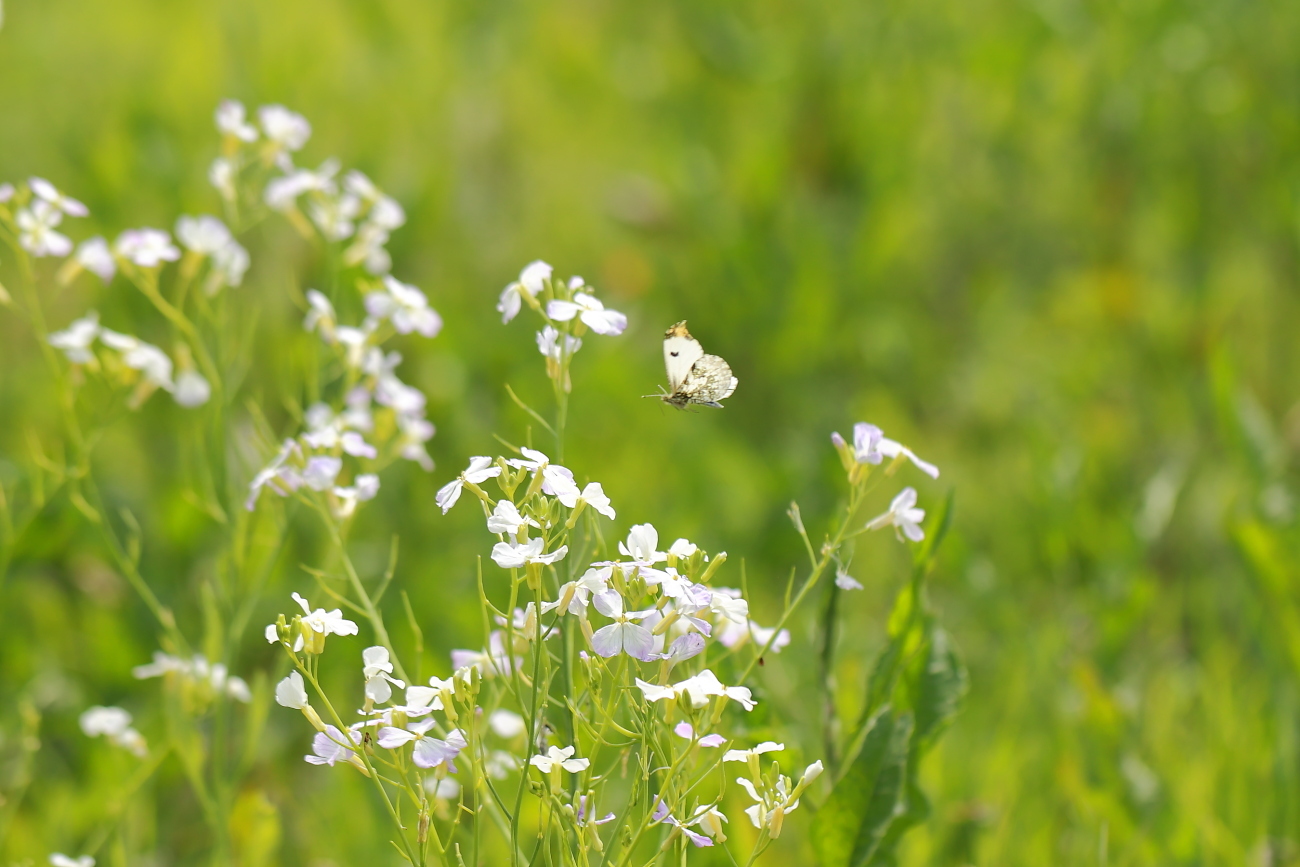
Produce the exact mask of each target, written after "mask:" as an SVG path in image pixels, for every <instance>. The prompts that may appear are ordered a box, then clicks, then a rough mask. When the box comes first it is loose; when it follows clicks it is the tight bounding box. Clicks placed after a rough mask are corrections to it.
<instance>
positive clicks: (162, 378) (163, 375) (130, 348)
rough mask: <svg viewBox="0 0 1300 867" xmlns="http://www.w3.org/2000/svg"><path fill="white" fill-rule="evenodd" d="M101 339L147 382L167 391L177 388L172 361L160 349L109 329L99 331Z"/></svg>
mask: <svg viewBox="0 0 1300 867" xmlns="http://www.w3.org/2000/svg"><path fill="white" fill-rule="evenodd" d="M99 339H100V341H101V342H102V343H103V344H104V345H105V346H107V347H109V348H110V349H116V350H117V351H118V352H120V353H122V363H123V364H125V365H126V366H127V367H129V368H131V369H133V370H138V371H140V373H141V374H143V375H144V378H145V379H146V380H147V381H149V382H151V383H153V384H154V385H156V386H158V387H159V388H162V389H164V390H166V391H172V390H173V389H174V388H175V386H174V385H173V384H172V360H171V359H170V358H168V357H167V353H165V352H163V351H162V350H161V349H159V348H158V347H156V346H154V345H153V344H150V343H145V342H144V341H143V340H140V339H139V338H138V337H132V336H131V335H129V334H119V333H118V332H116V331H110V330H108V329H107V328H101V329H100V330H99Z"/></svg>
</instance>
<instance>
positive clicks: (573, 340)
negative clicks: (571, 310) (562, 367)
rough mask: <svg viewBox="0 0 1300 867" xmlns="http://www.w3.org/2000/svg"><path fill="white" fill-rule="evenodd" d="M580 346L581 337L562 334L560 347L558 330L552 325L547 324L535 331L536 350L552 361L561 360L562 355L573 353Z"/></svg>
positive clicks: (571, 355) (571, 354)
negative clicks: (562, 339) (562, 344)
mask: <svg viewBox="0 0 1300 867" xmlns="http://www.w3.org/2000/svg"><path fill="white" fill-rule="evenodd" d="M581 348H582V339H581V338H579V337H573V336H571V335H568V334H566V335H564V347H563V348H561V347H560V332H558V331H556V330H555V328H554V326H551V325H547V326H546V327H545V328H543V329H542V330H541V331H539V332H537V351H538V352H540V353H541V354H542V355H545V356H546V357H547V358H550V359H552V360H554V361H557V362H558V361H562V360H563V358H564V356H566V355H567V356H569V357H573V354H574V353H575V352H577V351H578V350H579V349H581Z"/></svg>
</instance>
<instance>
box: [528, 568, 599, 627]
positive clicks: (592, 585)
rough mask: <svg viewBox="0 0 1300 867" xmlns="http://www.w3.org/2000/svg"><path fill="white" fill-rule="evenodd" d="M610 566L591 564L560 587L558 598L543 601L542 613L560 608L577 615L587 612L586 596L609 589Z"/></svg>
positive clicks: (566, 612)
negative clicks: (591, 565)
mask: <svg viewBox="0 0 1300 867" xmlns="http://www.w3.org/2000/svg"><path fill="white" fill-rule="evenodd" d="M612 571H613V567H612V566H593V567H591V568H590V569H588V570H587V571H586V572H584V573H583V574H582V577H580V578H578V579H577V580H576V581H569V582H567V583H566V584H564V585H562V586H561V587H560V595H559V598H558V599H557V600H556V601H555V602H543V603H542V613H543V614H545V613H547V612H550V611H554V610H555V609H557V608H558V609H560V613H561V614H574V615H577V616H579V617H581V616H583V615H585V614H586V612H587V604H588V597H589V596H590V595H591V594H595V593H604V592H605V591H606V590H608V589H609V579H610V576H611V573H612Z"/></svg>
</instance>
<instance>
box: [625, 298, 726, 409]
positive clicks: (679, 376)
mask: <svg viewBox="0 0 1300 867" xmlns="http://www.w3.org/2000/svg"><path fill="white" fill-rule="evenodd" d="M664 367H665V368H666V369H667V371H668V389H669V390H668V391H666V392H664V393H663V394H657V395H656V394H647V395H646V397H657V398H659V399H660V400H662V401H663V402H664V403H666V404H669V405H671V406H675V407H677V408H678V409H686V407H688V406H690V405H691V404H698V405H700V406H716V407H718V408H719V409H721V408H722V404H720V403H718V401H720V400H722V399H723V398H725V397H731V393H732V392H733V391H735V390H736V382H737V380H736V377H734V376H732V375H731V367H730V366H729V365H728V364H727V362H725V361H723V360H722V359H721V358H719V357H718V356H716V355H706V354H705V353H704V348H703V347H702V346H700V341H698V340H696V339H695V338H694V337H691V333H690V332H689V331H687V330H686V320H685V319H683V320H682V321H681V322H678V323H677V324H676V325H674V326H673V327H672V328H669V329H668V330H667V331H666V332H664Z"/></svg>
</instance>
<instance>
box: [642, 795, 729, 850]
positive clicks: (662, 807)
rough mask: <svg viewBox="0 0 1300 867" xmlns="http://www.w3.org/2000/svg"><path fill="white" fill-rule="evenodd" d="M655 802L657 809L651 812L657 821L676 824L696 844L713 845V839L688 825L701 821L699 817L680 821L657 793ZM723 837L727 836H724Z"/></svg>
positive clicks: (701, 845)
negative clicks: (698, 832) (689, 820)
mask: <svg viewBox="0 0 1300 867" xmlns="http://www.w3.org/2000/svg"><path fill="white" fill-rule="evenodd" d="M655 802H656V803H655V809H654V813H652V814H651V818H653V819H654V820H655V821H656V822H662V823H664V824H665V825H675V826H676V827H677V828H679V829H680V830H681V832H682V834H683V835H685V837H686V839H688V840H690V841H691V842H692V843H694V844H695V845H696V846H699V847H703V846H712V845H713V841H712V840H710V839H709V838H708V837H706V836H705V835H703V834H697V833H696V832H694V831H692V830H691V829H690V828H689V827H687V826H688V825H692V824H695V822H696V821H699V820H698V819H696V820H693V821H691V822H680V821H678V820H677V817H675V816H673V815H672V814H671V813H670V812H669V810H668V805H667V804H665V803H664V802H663V801H662V800H661V799H660V797H659V796H658V795H655ZM718 815H722V814H721V813H719V814H718ZM723 819H726V816H723ZM723 839H726V838H725V837H724V838H723Z"/></svg>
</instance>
